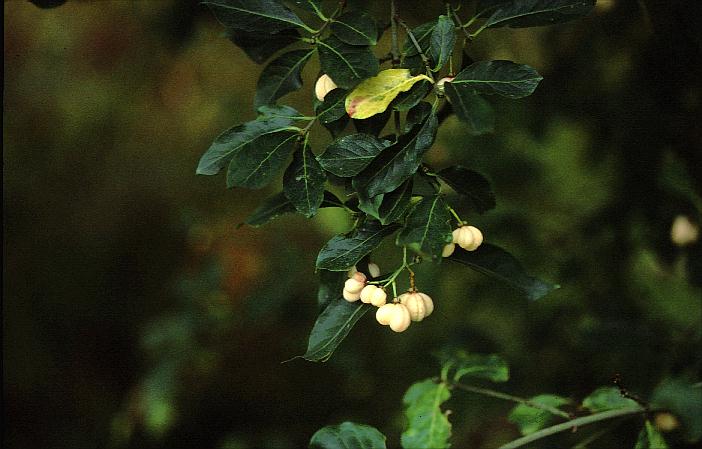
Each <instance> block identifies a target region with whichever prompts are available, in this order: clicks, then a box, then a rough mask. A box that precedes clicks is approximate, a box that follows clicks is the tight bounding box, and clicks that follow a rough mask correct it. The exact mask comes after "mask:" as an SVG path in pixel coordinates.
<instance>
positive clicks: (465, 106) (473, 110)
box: [444, 83, 495, 135]
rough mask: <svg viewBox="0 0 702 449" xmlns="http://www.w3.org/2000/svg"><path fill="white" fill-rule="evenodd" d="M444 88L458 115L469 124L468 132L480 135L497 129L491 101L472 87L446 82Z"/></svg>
mask: <svg viewBox="0 0 702 449" xmlns="http://www.w3.org/2000/svg"><path fill="white" fill-rule="evenodd" d="M444 89H445V92H446V96H447V97H448V99H449V101H450V102H451V106H452V107H453V112H455V113H456V117H458V119H459V120H460V121H462V122H464V123H465V124H466V125H468V129H467V131H468V132H470V133H471V134H474V135H480V134H485V133H489V132H492V131H493V130H494V129H495V111H494V110H493V109H492V106H491V105H490V103H488V102H487V101H485V99H484V98H482V97H481V96H480V95H478V94H476V93H475V91H474V90H473V89H472V88H470V87H469V86H465V85H464V86H461V85H460V84H459V85H454V84H453V83H445V84H444Z"/></svg>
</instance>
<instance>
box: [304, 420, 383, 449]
mask: <svg viewBox="0 0 702 449" xmlns="http://www.w3.org/2000/svg"><path fill="white" fill-rule="evenodd" d="M342 448H349V449H350V448H353V449H385V448H386V446H385V435H383V434H382V433H380V432H379V431H378V429H376V428H375V427H371V426H367V425H365V424H356V423H352V422H345V423H341V424H340V425H338V426H327V427H323V428H321V429H319V430H318V431H317V432H316V433H315V434H314V435H313V436H312V439H311V440H310V449H342Z"/></svg>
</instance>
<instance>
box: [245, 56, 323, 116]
mask: <svg viewBox="0 0 702 449" xmlns="http://www.w3.org/2000/svg"><path fill="white" fill-rule="evenodd" d="M313 53H314V50H294V51H290V52H287V53H283V54H282V55H280V56H278V57H277V58H276V59H274V60H273V61H271V62H270V63H269V64H268V65H267V66H266V68H265V69H263V72H261V76H260V77H259V79H258V84H257V85H256V97H255V99H254V105H255V106H261V105H266V104H272V103H275V101H276V100H277V99H278V98H280V97H282V96H283V95H285V94H287V93H290V92H293V91H296V90H297V89H299V88H300V87H302V77H301V72H302V68H303V67H304V66H305V63H307V60H308V59H309V58H310V56H312V54H313Z"/></svg>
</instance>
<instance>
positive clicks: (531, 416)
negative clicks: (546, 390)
mask: <svg viewBox="0 0 702 449" xmlns="http://www.w3.org/2000/svg"><path fill="white" fill-rule="evenodd" d="M529 401H530V402H533V403H536V404H541V405H545V406H548V407H555V408H558V407H560V406H562V405H566V404H568V403H569V402H570V400H568V399H566V398H563V397H560V396H556V395H555V394H542V395H539V396H534V397H533V398H531V399H529ZM507 419H509V420H510V421H511V422H513V423H514V424H516V425H517V427H519V431H520V432H521V433H522V435H529V434H530V433H534V432H536V431H537V430H540V429H543V428H544V427H546V426H547V425H548V424H549V423H551V422H552V420H553V419H554V415H553V414H552V413H551V412H549V411H546V410H543V409H540V408H536V407H531V406H529V405H526V404H519V405H517V406H516V407H514V409H512V412H511V413H510V414H509V416H508V417H507Z"/></svg>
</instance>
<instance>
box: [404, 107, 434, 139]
mask: <svg viewBox="0 0 702 449" xmlns="http://www.w3.org/2000/svg"><path fill="white" fill-rule="evenodd" d="M430 113H431V104H430V103H429V102H427V101H422V102H421V103H419V104H418V105H416V106H415V107H413V108H412V109H410V110H409V111H408V112H407V117H406V118H405V126H404V132H409V131H410V130H411V129H412V128H414V127H415V126H417V125H419V124H420V123H422V122H424V120H426V118H427V117H428V116H429V114H430Z"/></svg>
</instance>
